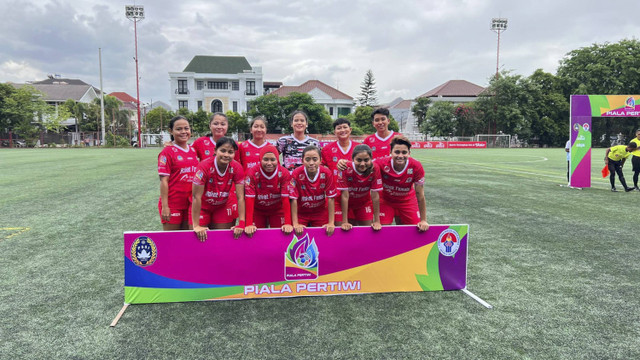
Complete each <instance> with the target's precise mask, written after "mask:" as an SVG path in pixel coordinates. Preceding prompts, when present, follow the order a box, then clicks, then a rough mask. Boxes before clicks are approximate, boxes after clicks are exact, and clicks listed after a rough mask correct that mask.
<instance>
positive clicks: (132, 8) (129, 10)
mask: <svg viewBox="0 0 640 360" xmlns="http://www.w3.org/2000/svg"><path fill="white" fill-rule="evenodd" d="M124 9H125V14H126V16H127V19H129V20H133V34H134V35H133V36H134V39H135V47H136V56H135V58H134V60H135V61H136V96H137V97H136V102H137V105H138V147H139V148H141V147H142V134H141V133H142V124H141V123H142V122H141V120H140V77H139V76H138V21H140V20H142V19H144V6H143V5H126V6H125V7H124Z"/></svg>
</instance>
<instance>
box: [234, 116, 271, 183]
mask: <svg viewBox="0 0 640 360" xmlns="http://www.w3.org/2000/svg"><path fill="white" fill-rule="evenodd" d="M249 131H250V132H251V140H247V141H243V142H242V143H241V144H240V145H239V146H238V147H239V149H238V156H236V160H238V161H239V162H240V164H242V167H243V168H244V171H245V173H246V172H247V170H249V169H251V168H252V167H254V166H256V165H260V151H262V149H263V148H264V147H265V146H266V145H268V144H269V143H268V142H267V140H266V139H265V135H266V134H267V119H266V118H265V117H264V116H262V115H260V116H256V117H255V118H253V120H251V123H250V124H249ZM276 155H278V154H276Z"/></svg>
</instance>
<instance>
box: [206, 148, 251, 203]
mask: <svg viewBox="0 0 640 360" xmlns="http://www.w3.org/2000/svg"><path fill="white" fill-rule="evenodd" d="M243 180H244V172H243V170H242V165H240V163H239V162H237V161H235V160H232V161H231V164H229V165H228V166H227V169H226V170H225V171H224V172H221V171H220V170H219V169H218V163H217V162H216V158H215V157H212V158H208V159H206V160H204V161H202V162H201V163H200V165H198V169H197V170H196V174H195V176H194V177H193V184H194V185H203V186H204V193H203V194H202V209H206V210H209V209H212V208H215V207H218V206H222V205H225V204H226V203H227V201H228V200H229V195H233V186H234V184H242V181H243Z"/></svg>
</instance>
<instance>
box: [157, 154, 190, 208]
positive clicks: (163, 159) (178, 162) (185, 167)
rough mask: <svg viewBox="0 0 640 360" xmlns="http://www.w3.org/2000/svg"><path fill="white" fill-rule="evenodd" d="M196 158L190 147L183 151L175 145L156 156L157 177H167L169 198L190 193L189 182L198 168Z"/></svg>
mask: <svg viewBox="0 0 640 360" xmlns="http://www.w3.org/2000/svg"><path fill="white" fill-rule="evenodd" d="M196 156H197V155H196V152H195V150H194V149H193V148H192V147H191V146H189V145H187V150H185V149H183V148H181V147H179V146H177V145H175V144H174V145H172V146H167V147H165V148H164V149H162V151H161V152H160V154H158V175H160V176H168V177H169V198H172V197H174V196H175V195H177V194H180V193H182V194H185V193H187V194H190V193H191V182H192V181H193V175H194V174H195V173H196V168H197V166H198V159H197V157H196Z"/></svg>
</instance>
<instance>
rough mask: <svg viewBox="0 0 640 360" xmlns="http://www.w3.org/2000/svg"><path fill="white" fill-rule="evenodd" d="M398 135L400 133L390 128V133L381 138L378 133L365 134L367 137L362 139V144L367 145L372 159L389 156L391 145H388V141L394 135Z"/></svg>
mask: <svg viewBox="0 0 640 360" xmlns="http://www.w3.org/2000/svg"><path fill="white" fill-rule="evenodd" d="M398 135H402V134H400V133H397V132H394V131H393V130H391V134H389V136H387V137H386V138H384V139H383V138H381V137H379V136H378V133H375V134H373V135H369V136H367V138H366V139H364V144H365V145H369V147H370V148H371V152H372V155H373V158H374V159H377V158H380V157H385V156H389V155H390V154H391V146H390V145H389V143H390V142H391V139H393V137H394V136H398Z"/></svg>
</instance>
